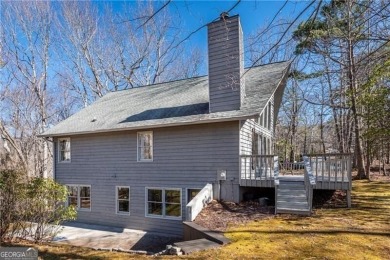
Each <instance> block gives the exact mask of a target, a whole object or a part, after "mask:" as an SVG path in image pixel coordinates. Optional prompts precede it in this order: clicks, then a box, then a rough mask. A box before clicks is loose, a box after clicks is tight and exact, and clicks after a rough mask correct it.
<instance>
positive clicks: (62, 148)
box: [58, 138, 70, 162]
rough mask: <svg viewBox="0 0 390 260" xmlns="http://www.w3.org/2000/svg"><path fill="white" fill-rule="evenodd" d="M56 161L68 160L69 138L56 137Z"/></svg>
mask: <svg viewBox="0 0 390 260" xmlns="http://www.w3.org/2000/svg"><path fill="white" fill-rule="evenodd" d="M58 161H59V162H70V138H60V139H58Z"/></svg>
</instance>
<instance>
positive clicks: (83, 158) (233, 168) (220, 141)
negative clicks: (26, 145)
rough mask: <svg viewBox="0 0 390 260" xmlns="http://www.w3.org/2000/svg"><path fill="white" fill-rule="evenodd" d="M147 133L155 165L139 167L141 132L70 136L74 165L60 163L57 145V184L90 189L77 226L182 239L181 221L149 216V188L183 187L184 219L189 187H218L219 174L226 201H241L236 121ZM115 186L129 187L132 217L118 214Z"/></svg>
mask: <svg viewBox="0 0 390 260" xmlns="http://www.w3.org/2000/svg"><path fill="white" fill-rule="evenodd" d="M149 130H151V131H153V162H137V131H124V132H114V133H106V134H94V135H78V136H72V137H71V162H70V163H58V153H57V146H58V145H57V139H55V140H54V141H55V144H56V145H55V147H56V152H55V156H56V169H55V170H56V180H57V181H58V182H60V183H62V184H85V185H91V200H92V203H91V204H92V207H91V211H90V212H81V211H80V212H79V214H78V221H80V222H87V223H94V224H103V225H112V226H119V227H125V228H132V229H142V230H147V231H155V232H163V233H166V234H172V235H179V236H181V235H182V221H180V220H170V219H161V218H150V217H145V201H146V198H145V188H146V187H154V188H159V187H160V188H180V189H181V190H182V219H183V220H184V218H185V205H186V201H187V194H186V188H203V187H204V186H205V185H206V184H207V183H213V184H216V177H217V170H221V169H222V170H227V181H225V182H223V184H222V185H221V195H222V198H223V199H225V200H229V201H231V200H233V201H238V198H239V194H238V193H239V180H238V176H239V174H238V170H239V160H238V158H239V123H238V121H233V122H226V123H215V124H201V125H192V126H180V127H169V128H157V129H149ZM115 186H130V216H129V215H117V214H116V211H115V203H116V201H115Z"/></svg>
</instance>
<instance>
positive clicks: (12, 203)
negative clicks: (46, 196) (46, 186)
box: [0, 170, 26, 241]
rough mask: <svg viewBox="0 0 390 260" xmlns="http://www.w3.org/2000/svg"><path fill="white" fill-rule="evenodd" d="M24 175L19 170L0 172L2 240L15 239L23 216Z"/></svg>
mask: <svg viewBox="0 0 390 260" xmlns="http://www.w3.org/2000/svg"><path fill="white" fill-rule="evenodd" d="M23 176H24V175H23V173H22V172H20V171H17V170H1V171H0V239H1V241H3V240H4V238H6V237H7V236H8V237H13V236H14V233H15V231H16V230H17V229H18V227H19V225H20V223H21V221H22V218H23V217H22V216H23V208H22V206H21V204H22V203H21V201H22V198H23V197H24V194H23V193H24V192H25V191H26V189H25V187H26V185H25V182H24V181H23Z"/></svg>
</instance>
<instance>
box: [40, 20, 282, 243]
mask: <svg viewBox="0 0 390 260" xmlns="http://www.w3.org/2000/svg"><path fill="white" fill-rule="evenodd" d="M242 40H243V37H242V30H241V26H240V20H239V17H238V16H233V17H226V16H223V17H221V19H220V20H219V21H216V22H213V23H211V24H209V25H208V62H209V75H208V76H203V77H196V78H189V79H184V80H178V81H173V82H167V83H161V84H155V85H150V86H143V87H137V88H133V89H129V90H124V91H118V92H113V93H109V94H107V95H106V96H104V97H103V98H101V99H99V100H98V101H96V102H95V103H93V104H92V105H91V106H89V107H87V108H85V109H83V110H81V111H80V112H78V113H76V114H75V115H73V116H71V117H69V118H68V119H66V120H64V121H62V122H61V123H59V124H58V125H56V126H54V127H53V128H51V129H50V130H48V131H47V132H45V133H44V134H43V135H42V136H44V137H47V138H51V139H52V140H53V143H54V178H55V179H56V181H58V182H60V183H62V184H65V185H67V186H68V187H69V191H70V194H69V197H68V204H69V205H74V206H76V207H77V209H78V219H77V221H80V222H86V223H93V224H103V225H112V226H119V227H126V228H133V229H143V230H149V231H159V232H164V233H168V234H172V235H181V234H182V221H184V220H186V219H188V218H190V220H192V219H193V218H194V214H195V211H196V212H198V211H199V210H200V209H201V207H202V206H196V205H195V204H196V203H195V202H194V198H195V197H196V196H199V195H200V194H199V192H200V191H204V192H203V193H202V196H203V195H204V194H206V197H205V198H206V199H210V198H211V197H212V196H213V197H214V198H218V199H222V200H227V201H234V202H239V201H241V200H242V196H243V192H244V191H245V189H246V188H247V187H251V186H261V185H263V186H267V185H268V184H267V181H269V179H267V178H266V176H269V175H273V174H274V164H273V163H274V161H273V160H274V158H273V156H272V157H270V156H268V157H267V156H263V157H260V156H258V155H271V154H273V151H272V149H273V136H274V125H275V120H276V117H277V114H278V110H279V106H280V103H281V100H282V95H283V91H284V87H285V84H286V79H287V75H288V71H289V66H290V63H289V62H280V63H273V64H268V65H262V66H257V67H251V68H247V69H244V61H243V44H242ZM260 161H261V162H260ZM271 169H272V170H271ZM261 176H263V177H264V176H265V177H264V178H265V179H264V178H260V177H261ZM256 178H257V179H256ZM252 180H255V182H253V181H252ZM256 181H259V182H257V183H258V184H259V183H260V184H261V185H257V184H256ZM263 181H264V182H263ZM253 183H255V184H253ZM271 186H272V185H271ZM197 194H198V195H197ZM191 202H192V204H194V205H193V206H194V207H193V208H191V205H192V204H191ZM190 204H191V205H190ZM203 205H204V201H203ZM199 207H200V209H199ZM191 210H192V212H189V211H191ZM191 214H192V215H191Z"/></svg>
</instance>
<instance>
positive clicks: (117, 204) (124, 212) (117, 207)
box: [115, 186, 130, 215]
mask: <svg viewBox="0 0 390 260" xmlns="http://www.w3.org/2000/svg"><path fill="white" fill-rule="evenodd" d="M119 188H127V189H129V199H128V201H129V212H126V211H119V198H118V189H119ZM121 200H124V199H121ZM115 212H116V214H118V215H130V186H115Z"/></svg>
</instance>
